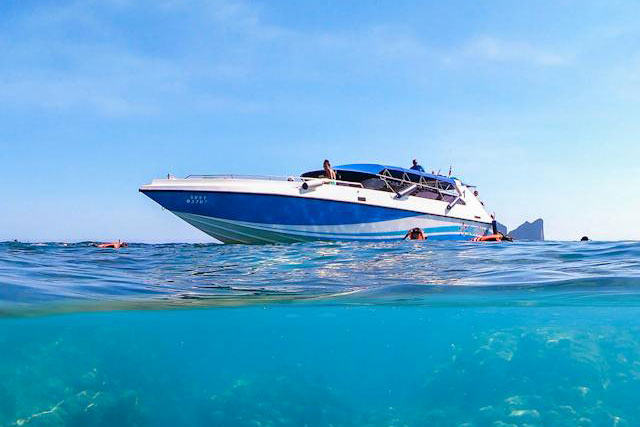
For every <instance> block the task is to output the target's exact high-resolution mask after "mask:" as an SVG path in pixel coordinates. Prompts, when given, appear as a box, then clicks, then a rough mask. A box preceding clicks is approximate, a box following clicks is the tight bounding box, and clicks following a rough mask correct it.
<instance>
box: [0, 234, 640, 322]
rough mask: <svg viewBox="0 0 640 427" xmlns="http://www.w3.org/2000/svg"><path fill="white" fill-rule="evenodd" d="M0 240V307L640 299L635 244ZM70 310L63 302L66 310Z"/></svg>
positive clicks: (639, 263)
mask: <svg viewBox="0 0 640 427" xmlns="http://www.w3.org/2000/svg"><path fill="white" fill-rule="evenodd" d="M92 243H93V242H79V243H62V242H43V243H20V242H2V243H0V312H2V313H5V314H6V313H13V312H17V311H20V310H23V309H25V307H27V308H29V309H34V308H35V309H37V310H39V311H42V310H45V311H46V310H47V309H48V308H47V307H53V306H56V307H61V306H65V307H70V308H69V309H68V310H76V309H78V307H93V308H92V309H117V308H119V307H136V308H138V307H141V308H144V307H150V308H156V307H182V306H185V307H193V306H219V305H242V304H256V303H259V304H268V303H278V302H296V303H302V302H304V303H324V304H326V303H330V304H421V305H427V306H442V305H468V304H471V305H474V304H475V305H488V306H490V305H513V306H537V305H638V302H639V301H640V299H639V298H638V296H639V295H640V292H639V290H640V287H639V286H638V285H639V284H640V243H638V242H588V243H583V242H516V243H511V244H477V243H470V242H458V243H456V242H421V243H413V242H385V243H359V242H355V243H334V242H330V243H329V242H312V243H300V244H291V245H268V246H245V245H217V244H141V243H136V244H131V245H130V246H129V247H128V248H126V249H120V250H111V249H100V248H96V247H94V246H93V245H92ZM65 310H67V308H65Z"/></svg>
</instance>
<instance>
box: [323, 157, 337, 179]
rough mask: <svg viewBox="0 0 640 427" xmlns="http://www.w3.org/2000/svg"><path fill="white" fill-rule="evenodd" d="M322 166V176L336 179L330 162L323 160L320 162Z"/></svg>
mask: <svg viewBox="0 0 640 427" xmlns="http://www.w3.org/2000/svg"><path fill="white" fill-rule="evenodd" d="M322 168H323V169H324V177H325V178H327V179H338V178H337V177H336V171H334V170H333V168H332V167H331V162H329V160H325V161H324V163H323V164H322Z"/></svg>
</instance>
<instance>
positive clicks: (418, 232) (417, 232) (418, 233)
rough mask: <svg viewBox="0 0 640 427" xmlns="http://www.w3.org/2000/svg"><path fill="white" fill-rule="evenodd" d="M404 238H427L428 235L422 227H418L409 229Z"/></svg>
mask: <svg viewBox="0 0 640 427" xmlns="http://www.w3.org/2000/svg"><path fill="white" fill-rule="evenodd" d="M403 239H404V240H407V239H409V240H427V236H426V235H425V234H424V232H423V231H422V229H421V228H419V227H416V228H412V229H411V230H409V231H407V234H405V235H404V238H403Z"/></svg>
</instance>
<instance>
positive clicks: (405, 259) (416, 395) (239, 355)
mask: <svg viewBox="0 0 640 427" xmlns="http://www.w3.org/2000/svg"><path fill="white" fill-rule="evenodd" d="M0 314H1V315H2V316H1V317H0V425H1V426H5V425H7V426H10V425H26V426H87V425H99V426H115V425H136V426H147V425H150V426H172V425H194V426H304V425H307V426H335V427H338V426H356V425H358V426H432V425H443V426H449V425H451V426H454V425H455V426H458V425H466V426H507V425H523V426H524V425H566V426H574V425H581V426H600V425H611V426H633V425H640V404H639V403H640V243H634V242H602V243H600V242H589V243H558V242H541V243H527V242H516V243H513V244H476V243H453V242H442V243H438V242H422V243H408V242H405V243H305V244H295V245H273V246H241V245H234V246H217V245H186V244H185V245H132V246H131V247H129V248H127V249H121V250H106V249H97V248H94V247H91V246H89V245H88V244H86V243H79V244H72V245H64V244H55V243H50V244H23V243H0Z"/></svg>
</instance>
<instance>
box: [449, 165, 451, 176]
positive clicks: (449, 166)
mask: <svg viewBox="0 0 640 427" xmlns="http://www.w3.org/2000/svg"><path fill="white" fill-rule="evenodd" d="M449 176H451V165H449Z"/></svg>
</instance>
